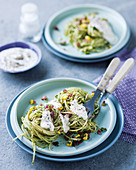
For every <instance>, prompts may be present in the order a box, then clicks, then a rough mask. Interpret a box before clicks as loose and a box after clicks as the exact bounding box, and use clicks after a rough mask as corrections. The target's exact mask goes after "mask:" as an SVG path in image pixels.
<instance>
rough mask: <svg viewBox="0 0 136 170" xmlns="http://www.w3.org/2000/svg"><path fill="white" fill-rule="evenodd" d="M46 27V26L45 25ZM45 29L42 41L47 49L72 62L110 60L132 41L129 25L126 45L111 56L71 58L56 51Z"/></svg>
mask: <svg viewBox="0 0 136 170" xmlns="http://www.w3.org/2000/svg"><path fill="white" fill-rule="evenodd" d="M44 29H45V27H44ZM44 29H43V35H42V42H43V44H44V45H45V47H46V48H47V50H48V51H49V52H51V53H53V54H54V55H56V56H58V57H60V58H62V59H65V60H68V61H72V62H78V63H96V62H101V61H106V60H109V59H111V58H113V57H114V56H115V55H116V54H118V53H120V52H122V50H123V49H124V48H127V46H128V45H129V43H130V40H131V31H130V28H129V27H128V29H129V32H128V34H129V35H128V37H129V38H128V41H126V44H125V45H124V47H122V48H121V49H120V50H119V51H117V52H116V53H114V54H112V55H110V56H107V57H103V58H99V59H85V60H84V59H76V58H71V57H69V56H66V55H64V54H62V53H60V52H58V51H56V50H55V49H53V48H52V47H51V46H50V45H49V44H48V42H47V40H46V38H45V36H44Z"/></svg>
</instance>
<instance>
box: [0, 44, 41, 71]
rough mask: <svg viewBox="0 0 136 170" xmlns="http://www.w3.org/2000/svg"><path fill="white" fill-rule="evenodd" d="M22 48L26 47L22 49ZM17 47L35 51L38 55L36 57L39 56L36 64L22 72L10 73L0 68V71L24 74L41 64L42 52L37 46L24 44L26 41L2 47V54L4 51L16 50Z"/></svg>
mask: <svg viewBox="0 0 136 170" xmlns="http://www.w3.org/2000/svg"><path fill="white" fill-rule="evenodd" d="M22 46H24V47H22ZM16 47H20V48H28V49H31V50H33V51H34V52H35V53H36V56H37V61H36V63H35V64H34V65H32V66H31V67H29V68H27V69H24V70H20V71H19V70H18V71H9V70H6V69H3V68H0V70H2V71H4V72H7V73H22V72H25V71H28V70H30V69H32V68H34V67H36V66H37V65H38V64H39V63H40V61H41V58H42V52H41V50H40V48H39V47H38V46H37V45H35V44H33V43H30V42H24V41H15V42H11V43H8V44H5V45H3V46H1V47H0V52H2V51H4V50H6V49H10V48H16Z"/></svg>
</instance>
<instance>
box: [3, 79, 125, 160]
mask: <svg viewBox="0 0 136 170" xmlns="http://www.w3.org/2000/svg"><path fill="white" fill-rule="evenodd" d="M67 87H80V88H82V89H84V90H86V91H88V92H89V91H90V92H91V91H94V90H95V89H96V86H95V84H93V83H91V82H87V81H84V80H80V79H73V78H54V79H48V80H44V81H40V82H38V83H36V84H34V85H32V86H30V87H28V88H27V89H25V90H24V91H22V92H21V93H20V94H18V96H16V97H15V99H14V100H13V101H12V103H11V104H10V106H9V108H8V110H7V116H6V123H7V129H8V131H9V133H10V135H11V136H12V138H15V137H16V136H19V135H20V134H22V133H23V132H22V130H21V117H22V116H23V115H25V113H26V111H27V110H28V109H29V108H30V107H31V106H30V105H29V101H30V100H31V99H34V100H36V102H37V103H40V102H41V96H44V95H46V96H48V99H49V100H51V99H52V98H53V97H54V96H55V95H56V94H57V93H58V92H60V91H61V90H63V89H65V88H67ZM96 122H97V123H98V124H99V126H100V127H105V128H107V131H106V132H104V133H103V134H102V135H98V134H95V133H93V134H91V138H90V139H89V140H87V141H84V142H83V143H82V144H80V145H79V146H76V147H68V146H66V144H65V140H64V139H63V138H61V139H60V142H59V143H60V146H59V147H55V146H53V147H52V151H49V149H48V148H45V149H42V148H39V147H37V149H36V156H37V157H40V158H43V159H47V160H52V161H61V162H62V161H77V160H83V159H87V158H91V157H94V156H96V155H98V154H100V153H102V152H104V151H106V150H107V149H108V148H110V147H111V146H112V145H113V144H114V143H115V142H116V141H117V139H118V138H119V136H120V134H121V132H122V129H123V124H124V116H123V111H122V108H121V106H120V104H119V102H118V101H117V99H116V98H115V97H114V96H111V97H110V98H109V99H107V105H106V106H105V107H102V108H101V110H100V113H99V115H98V116H97V118H96ZM15 142H16V143H17V144H18V145H19V146H20V147H21V148H22V149H23V150H25V151H27V152H28V153H31V154H33V151H32V142H31V141H29V140H28V139H26V138H25V137H20V138H19V139H17V140H16V141H15Z"/></svg>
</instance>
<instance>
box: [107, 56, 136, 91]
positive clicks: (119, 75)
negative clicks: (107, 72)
mask: <svg viewBox="0 0 136 170" xmlns="http://www.w3.org/2000/svg"><path fill="white" fill-rule="evenodd" d="M134 63H135V61H134V59H133V58H129V59H127V60H126V61H125V63H124V64H123V66H122V67H121V68H120V70H119V71H118V73H117V74H116V75H115V77H114V78H113V79H112V80H111V82H110V84H109V85H108V87H107V88H106V91H107V92H108V93H112V92H113V91H114V90H115V89H116V87H117V85H118V84H119V83H120V82H121V80H122V79H123V78H124V77H125V75H126V74H127V73H128V72H129V70H130V69H131V68H132V67H133V66H134Z"/></svg>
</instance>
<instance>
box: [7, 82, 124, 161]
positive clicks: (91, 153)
mask: <svg viewBox="0 0 136 170" xmlns="http://www.w3.org/2000/svg"><path fill="white" fill-rule="evenodd" d="M91 84H93V83H91ZM21 93H22V92H21ZM21 93H20V94H19V95H18V96H17V97H16V98H15V99H14V100H13V101H12V102H11V104H10V106H9V108H8V110H7V114H6V125H7V129H8V132H9V134H10V135H11V137H12V138H15V137H16V135H15V133H14V131H13V129H12V127H11V122H10V114H11V109H12V107H13V104H14V102H15V101H16V99H17V98H18V97H19V96H20V95H21ZM110 99H111V100H112V102H113V104H114V106H115V109H116V113H117V121H116V125H115V128H114V130H113V132H112V133H111V135H110V136H109V137H108V138H107V139H106V140H105V141H104V142H103V143H102V144H100V145H99V146H97V147H96V148H94V149H92V150H90V151H88V152H85V153H83V154H79V155H75V156H69V157H54V156H47V155H43V154H40V153H36V156H37V157H40V158H43V159H46V160H51V161H58V162H66V161H79V160H84V159H88V158H91V157H94V156H97V155H99V154H101V153H103V152H104V151H106V150H107V149H109V148H110V147H111V146H112V145H113V144H114V143H115V142H116V141H117V139H118V138H119V136H120V134H121V132H122V129H123V125H124V115H123V110H122V107H121V105H120V104H119V102H118V100H117V99H116V98H115V97H114V96H113V95H112V96H111V97H110ZM15 142H16V143H17V144H18V145H19V146H20V147H21V148H22V149H23V150H25V151H26V152H28V153H30V154H33V151H32V150H31V149H30V148H28V147H27V146H26V145H24V144H23V143H22V142H21V141H20V140H19V139H17V140H16V141H15Z"/></svg>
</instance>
